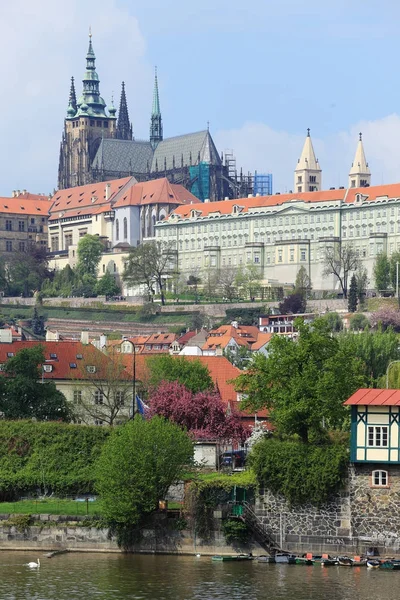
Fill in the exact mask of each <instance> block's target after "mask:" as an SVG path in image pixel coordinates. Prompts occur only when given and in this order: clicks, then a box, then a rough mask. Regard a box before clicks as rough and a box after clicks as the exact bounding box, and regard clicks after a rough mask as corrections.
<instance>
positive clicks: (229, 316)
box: [225, 306, 266, 325]
mask: <svg viewBox="0 0 400 600" xmlns="http://www.w3.org/2000/svg"><path fill="white" fill-rule="evenodd" d="M265 313H266V310H265V306H257V307H254V308H227V309H226V310H225V314H226V320H227V321H229V323H230V322H231V321H238V322H239V323H240V324H241V325H258V317H259V316H261V315H265Z"/></svg>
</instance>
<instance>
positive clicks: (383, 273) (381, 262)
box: [373, 252, 390, 291]
mask: <svg viewBox="0 0 400 600" xmlns="http://www.w3.org/2000/svg"><path fill="white" fill-rule="evenodd" d="M373 272H374V278H375V287H376V289H377V290H378V291H385V290H387V289H388V287H389V285H390V263H389V259H388V257H387V254H385V253H384V252H380V253H379V254H378V256H377V257H376V259H375V264H374V269H373Z"/></svg>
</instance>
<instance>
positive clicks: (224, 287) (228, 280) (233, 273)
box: [218, 267, 238, 301]
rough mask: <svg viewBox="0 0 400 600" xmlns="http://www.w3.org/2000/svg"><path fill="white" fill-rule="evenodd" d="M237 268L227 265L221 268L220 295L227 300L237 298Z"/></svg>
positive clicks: (219, 279)
mask: <svg viewBox="0 0 400 600" xmlns="http://www.w3.org/2000/svg"><path fill="white" fill-rule="evenodd" d="M237 273H238V271H237V269H236V268H235V267H225V268H223V269H220V270H219V273H218V289H219V293H220V295H221V296H222V297H223V298H225V300H229V301H231V300H233V299H234V298H237V293H238V292H237V285H236V278H237Z"/></svg>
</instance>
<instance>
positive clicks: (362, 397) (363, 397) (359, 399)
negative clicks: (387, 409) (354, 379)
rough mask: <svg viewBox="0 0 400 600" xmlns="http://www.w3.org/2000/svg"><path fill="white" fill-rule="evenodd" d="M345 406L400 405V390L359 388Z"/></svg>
mask: <svg viewBox="0 0 400 600" xmlns="http://www.w3.org/2000/svg"><path fill="white" fill-rule="evenodd" d="M344 405H345V406H346V405H347V406H355V405H363V406H400V390H386V389H383V390H382V389H363V388H362V389H360V390H357V391H356V392H354V394H353V395H352V396H350V398H349V399H348V400H346V402H344Z"/></svg>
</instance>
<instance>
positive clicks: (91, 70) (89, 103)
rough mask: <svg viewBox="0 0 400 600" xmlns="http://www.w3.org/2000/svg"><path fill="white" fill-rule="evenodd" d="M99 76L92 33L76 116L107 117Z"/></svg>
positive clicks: (90, 34)
mask: <svg viewBox="0 0 400 600" xmlns="http://www.w3.org/2000/svg"><path fill="white" fill-rule="evenodd" d="M99 84H100V80H99V76H98V75H97V73H96V55H95V53H94V50H93V44H92V32H91V31H90V33H89V48H88V51H87V54H86V72H85V74H84V76H83V91H82V95H81V97H80V98H79V100H78V102H77V105H78V111H77V113H76V115H75V116H79V115H81V114H84V115H85V116H90V117H103V118H104V117H107V114H106V110H105V109H106V103H105V102H104V100H103V98H102V97H101V96H100V89H99Z"/></svg>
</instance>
